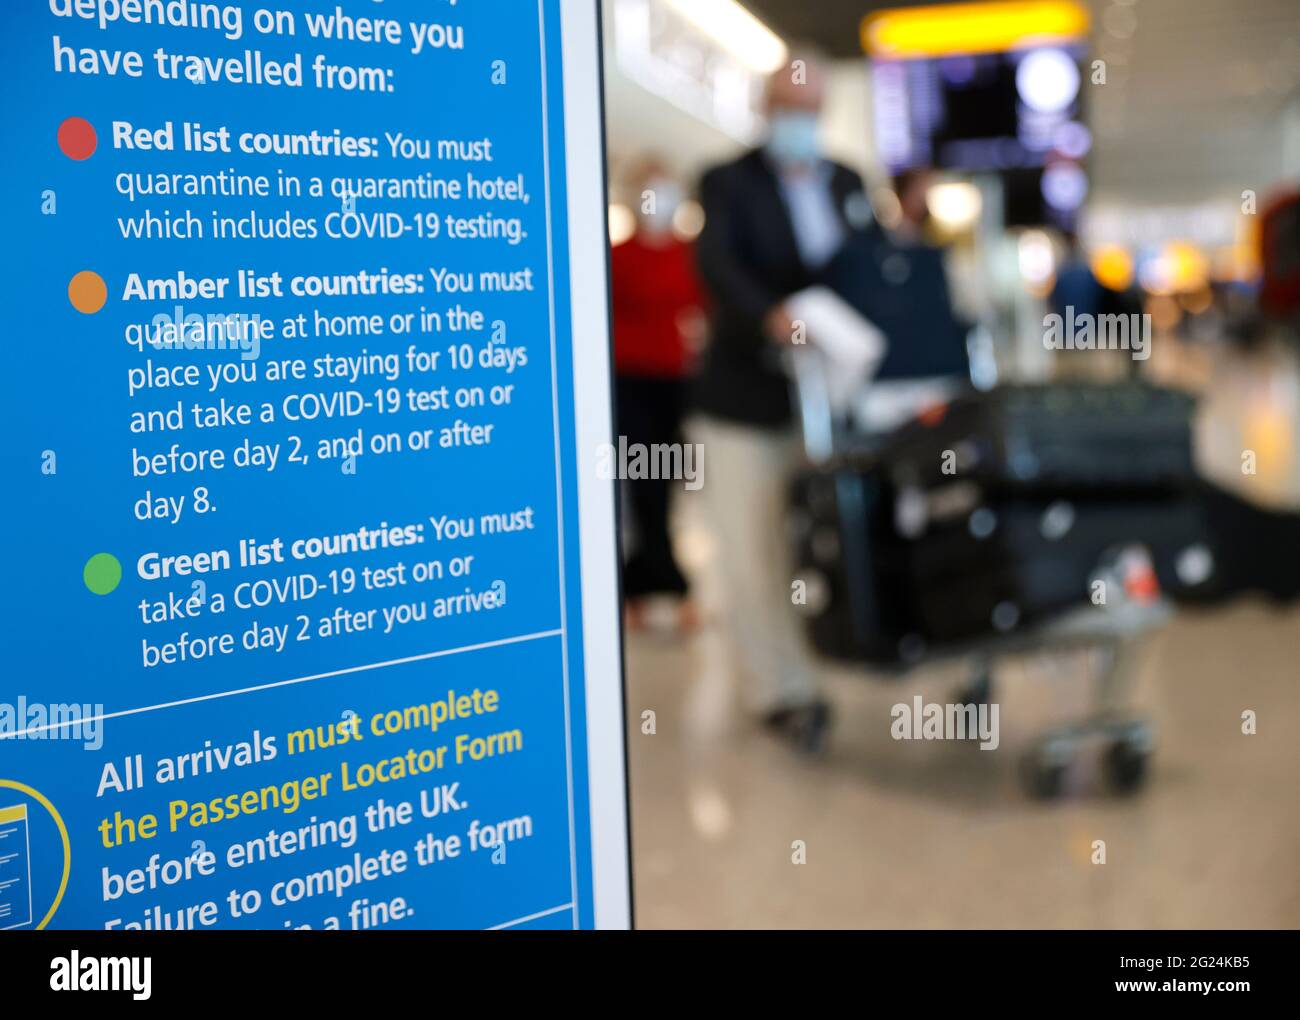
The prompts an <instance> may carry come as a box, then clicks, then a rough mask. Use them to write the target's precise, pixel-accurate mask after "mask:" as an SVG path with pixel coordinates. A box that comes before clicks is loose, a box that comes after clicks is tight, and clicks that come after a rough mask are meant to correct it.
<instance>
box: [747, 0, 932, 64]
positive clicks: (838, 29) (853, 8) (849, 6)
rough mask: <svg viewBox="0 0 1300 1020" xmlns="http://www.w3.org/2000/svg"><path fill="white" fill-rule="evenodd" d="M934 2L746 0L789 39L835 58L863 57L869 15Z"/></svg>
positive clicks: (756, 11)
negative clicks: (862, 29)
mask: <svg viewBox="0 0 1300 1020" xmlns="http://www.w3.org/2000/svg"><path fill="white" fill-rule="evenodd" d="M929 2H933V0H901V2H897V0H896V2H884V3H879V2H873V0H745V6H747V7H748V8H749V9H750V10H751V11H753V12H754V13H755V14H757V15H758V16H759V17H760V18H762V19H763V21H765V22H766V23H767V24H768V26H770V27H771V29H772V30H773V31H774V32H776V33H777V34H778V35H780V36H782V37H783V38H785V39H788V40H792V41H796V42H802V43H811V44H812V45H814V46H816V47H817V48H818V49H819V50H822V51H824V52H825V53H827V54H828V55H829V56H832V57H856V56H861V54H862V47H861V46H860V45H859V43H858V26H859V24H860V23H861V21H862V17H863V15H865V14H869V13H870V12H871V11H878V10H884V9H885V8H888V7H917V6H920V5H922V4H924V3H929Z"/></svg>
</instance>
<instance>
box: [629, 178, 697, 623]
mask: <svg viewBox="0 0 1300 1020" xmlns="http://www.w3.org/2000/svg"><path fill="white" fill-rule="evenodd" d="M630 185H631V187H632V189H633V191H634V196H633V197H634V198H635V202H636V210H637V225H636V232H635V233H634V234H633V235H632V237H631V238H629V239H628V240H627V241H626V242H624V243H623V244H620V245H618V246H616V247H615V248H614V249H613V251H612V252H611V254H610V278H611V285H612V286H611V289H612V292H613V312H614V369H615V376H616V383H615V385H616V389H617V400H618V404H617V406H618V431H619V434H620V435H621V436H626V437H627V443H628V445H629V447H630V446H632V445H634V444H642V445H643V446H644V447H645V448H646V449H648V450H653V449H655V447H656V446H657V445H659V444H670V443H680V442H681V425H682V416H683V414H684V413H685V407H686V386H687V376H688V372H689V369H690V363H691V348H692V340H693V339H694V338H695V337H697V336H698V334H699V333H700V332H701V330H702V328H703V324H702V312H701V294H700V288H699V285H698V283H697V281H696V277H695V256H694V254H693V252H692V251H691V249H690V246H689V245H687V244H685V243H683V242H682V241H680V240H678V238H677V237H676V236H675V235H674V233H673V214H674V213H675V212H676V211H677V209H678V207H679V206H680V204H681V200H682V190H681V188H680V186H679V185H678V184H677V182H676V181H675V180H674V179H673V176H672V174H671V173H670V172H669V171H668V169H667V168H666V167H665V166H664V165H663V163H661V162H660V161H658V160H656V159H646V160H644V161H643V162H642V163H640V164H639V165H638V166H637V167H636V168H635V169H634V170H633V172H632V174H631V177H630ZM673 484H674V481H673V479H670V478H638V479H634V480H629V481H628V482H626V485H627V489H626V491H627V494H628V500H629V503H630V505H631V506H630V508H631V511H632V523H633V536H632V540H631V543H630V545H631V551H630V552H628V553H626V554H625V563H624V573H623V594H624V599H625V605H626V615H627V623H628V626H629V627H630V628H632V629H639V628H641V627H643V626H645V624H646V622H647V608H648V604H649V603H650V601H651V600H652V599H653V598H655V597H657V596H670V597H673V598H676V599H677V600H678V602H677V607H676V614H675V615H676V623H677V625H678V626H679V627H681V628H682V629H690V628H691V627H693V626H694V625H695V622H696V617H695V611H694V607H693V605H692V603H691V602H690V600H689V598H688V597H687V592H688V585H687V581H686V577H685V575H684V574H683V573H682V571H681V568H680V567H679V566H678V565H677V560H676V558H675V557H674V555H673V546H672V539H671V537H670V535H669V530H668V513H669V499H670V494H671V486H672V485H673Z"/></svg>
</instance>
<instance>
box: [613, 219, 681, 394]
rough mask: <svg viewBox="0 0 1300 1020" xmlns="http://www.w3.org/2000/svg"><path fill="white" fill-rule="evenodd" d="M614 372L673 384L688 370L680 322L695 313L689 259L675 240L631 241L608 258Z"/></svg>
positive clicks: (635, 238)
mask: <svg viewBox="0 0 1300 1020" xmlns="http://www.w3.org/2000/svg"><path fill="white" fill-rule="evenodd" d="M610 285H611V289H612V291H613V306H614V369H615V371H616V372H617V374H619V375H621V376H639V377H650V378H655V379H678V378H681V377H682V376H684V375H686V374H687V372H688V371H689V369H690V361H691V353H690V350H689V348H688V347H687V344H686V339H685V337H684V336H683V335H682V328H681V326H682V321H683V319H685V318H688V317H689V316H690V315H691V314H692V313H696V312H698V311H699V309H700V308H701V306H702V304H703V297H702V296H701V292H700V289H699V285H698V284H697V283H696V279H695V256H694V253H693V252H692V250H691V248H690V246H689V245H686V244H683V243H682V242H681V241H678V240H677V239H676V238H670V239H668V240H666V241H665V242H664V243H663V244H662V245H661V246H657V245H650V244H647V243H645V242H644V241H643V240H641V238H640V237H633V238H632V239H631V240H629V241H626V242H625V243H623V244H620V245H619V246H618V247H616V248H614V249H613V251H612V252H611V254H610Z"/></svg>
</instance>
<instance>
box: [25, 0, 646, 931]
mask: <svg viewBox="0 0 1300 1020" xmlns="http://www.w3.org/2000/svg"><path fill="white" fill-rule="evenodd" d="M0 17H2V18H3V31H2V32H0V51H2V53H3V62H4V66H5V72H6V75H7V82H8V87H7V88H6V102H5V104H4V112H3V115H2V116H3V125H4V134H3V137H4V145H3V146H2V147H0V160H3V163H4V172H3V179H4V181H5V189H4V194H3V196H0V209H3V222H4V235H5V239H6V243H5V245H4V252H3V255H2V256H0V258H3V275H2V277H0V287H2V288H3V294H4V308H5V310H6V318H7V325H8V330H7V342H6V350H7V357H6V359H5V362H6V363H5V371H4V372H3V374H2V381H0V386H2V387H3V399H2V400H0V421H3V430H2V434H3V436H4V438H5V442H4V444H3V447H0V451H2V452H0V464H2V465H3V472H4V479H5V499H4V501H3V504H0V514H3V521H4V532H3V534H4V538H3V542H4V546H3V548H4V557H3V563H4V567H5V569H4V572H3V573H4V582H3V588H2V589H0V662H3V664H4V667H3V670H0V677H2V678H3V679H0V833H8V834H9V835H10V836H11V837H12V838H11V840H10V842H13V841H14V840H17V839H18V836H19V835H21V837H22V842H23V847H22V851H21V853H20V854H19V856H18V857H16V858H13V859H11V858H10V857H8V856H6V853H7V850H6V848H5V844H4V843H0V883H5V882H7V881H8V880H9V879H10V878H13V879H14V881H15V882H17V883H18V884H16V885H14V886H12V888H11V887H10V886H8V885H0V902H3V903H4V904H6V905H7V909H8V913H6V914H5V916H4V917H3V918H0V928H4V927H11V926H12V927H21V926H29V927H38V926H49V927H69V928H72V927H75V928H109V929H114V930H125V929H139V928H145V929H158V928H172V929H174V928H187V929H188V928H298V927H310V928H342V929H348V930H357V929H378V928H402V927H417V928H424V927H494V926H514V927H525V926H530V927H563V928H571V927H593V926H613V927H617V926H624V925H626V924H628V923H629V902H628V898H629V894H628V873H627V843H626V820H625V819H626V807H625V801H624V792H623V791H624V782H623V735H622V726H623V715H622V702H621V697H622V696H621V678H620V666H619V650H618V638H617V615H616V612H617V610H616V583H615V578H614V569H615V568H614V562H615V557H614V552H615V537H614V524H613V508H612V504H613V497H612V490H611V483H609V482H607V481H601V480H599V479H598V478H597V477H596V472H595V470H594V460H595V453H596V449H597V447H598V446H599V444H601V443H603V442H604V441H605V440H606V439H607V437H608V434H609V431H610V422H609V396H608V394H609V382H608V379H609V362H608V343H607V322H606V311H605V308H606V302H605V292H606V281H605V268H604V226H603V193H604V192H603V180H602V169H601V163H602V156H601V142H600V126H599V117H600V110H599V77H598V67H599V60H598V36H597V24H596V12H595V5H594V4H585V3H570V2H569V0H563V3H561V0H540V2H530V0H459V2H456V0H432V2H430V0H385V2H383V3H375V2H371V0H342V2H338V0H329V2H327V0H292V2H289V0H278V2H277V0H263V2H249V3H245V2H238V0H214V2H191V0H185V2H181V0H175V2H160V0H22V2H21V3H15V4H12V5H6V10H5V12H4V14H3V15H2V16H0ZM20 830H21V831H20ZM11 871H12V872H13V873H14V874H13V875H12V876H11V875H10V874H9V873H10V872H11ZM19 871H21V872H22V874H21V875H20V876H19V875H18V872H19ZM14 890H18V892H20V893H21V895H19V894H18V892H14ZM11 893H13V895H10V894H11ZM28 896H30V904H29V903H28V902H27V897H28ZM6 922H8V923H6Z"/></svg>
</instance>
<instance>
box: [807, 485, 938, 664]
mask: <svg viewBox="0 0 1300 1020" xmlns="http://www.w3.org/2000/svg"><path fill="white" fill-rule="evenodd" d="M789 520H790V526H791V533H792V538H793V542H794V550H795V573H794V581H795V588H794V589H793V590H792V599H793V601H794V604H795V607H796V609H798V610H799V611H801V612H802V613H803V614H804V616H805V617H806V618H807V632H808V636H809V638H810V640H811V642H812V645H813V647H815V648H816V649H817V650H818V651H819V652H821V653H822V654H823V655H826V656H829V657H831V658H836V659H846V660H851V661H855V662H857V661H864V662H870V663H874V664H877V665H882V666H892V665H895V664H897V663H899V662H901V661H905V660H907V659H908V658H909V657H914V656H915V654H916V653H918V652H919V650H920V648H921V645H922V641H921V638H920V635H919V632H918V626H917V624H916V621H915V619H914V616H913V603H914V599H913V598H912V595H911V591H910V582H909V578H908V555H909V545H908V543H907V542H906V541H905V540H904V539H903V538H902V537H901V536H899V535H898V533H897V532H896V530H895V528H894V500H893V493H892V490H890V488H889V485H888V481H887V478H886V475H885V473H884V472H883V471H881V470H879V468H878V466H876V465H875V464H874V463H872V462H871V461H869V460H866V461H863V460H858V461H851V460H849V461H846V460H840V461H837V462H834V463H831V464H827V465H822V466H819V467H815V468H812V469H810V470H808V471H806V472H804V473H803V474H801V475H799V476H798V477H796V478H795V480H794V482H793V484H792V486H791V510H790V517H789ZM799 583H802V591H800V590H799V589H798V585H799Z"/></svg>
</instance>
